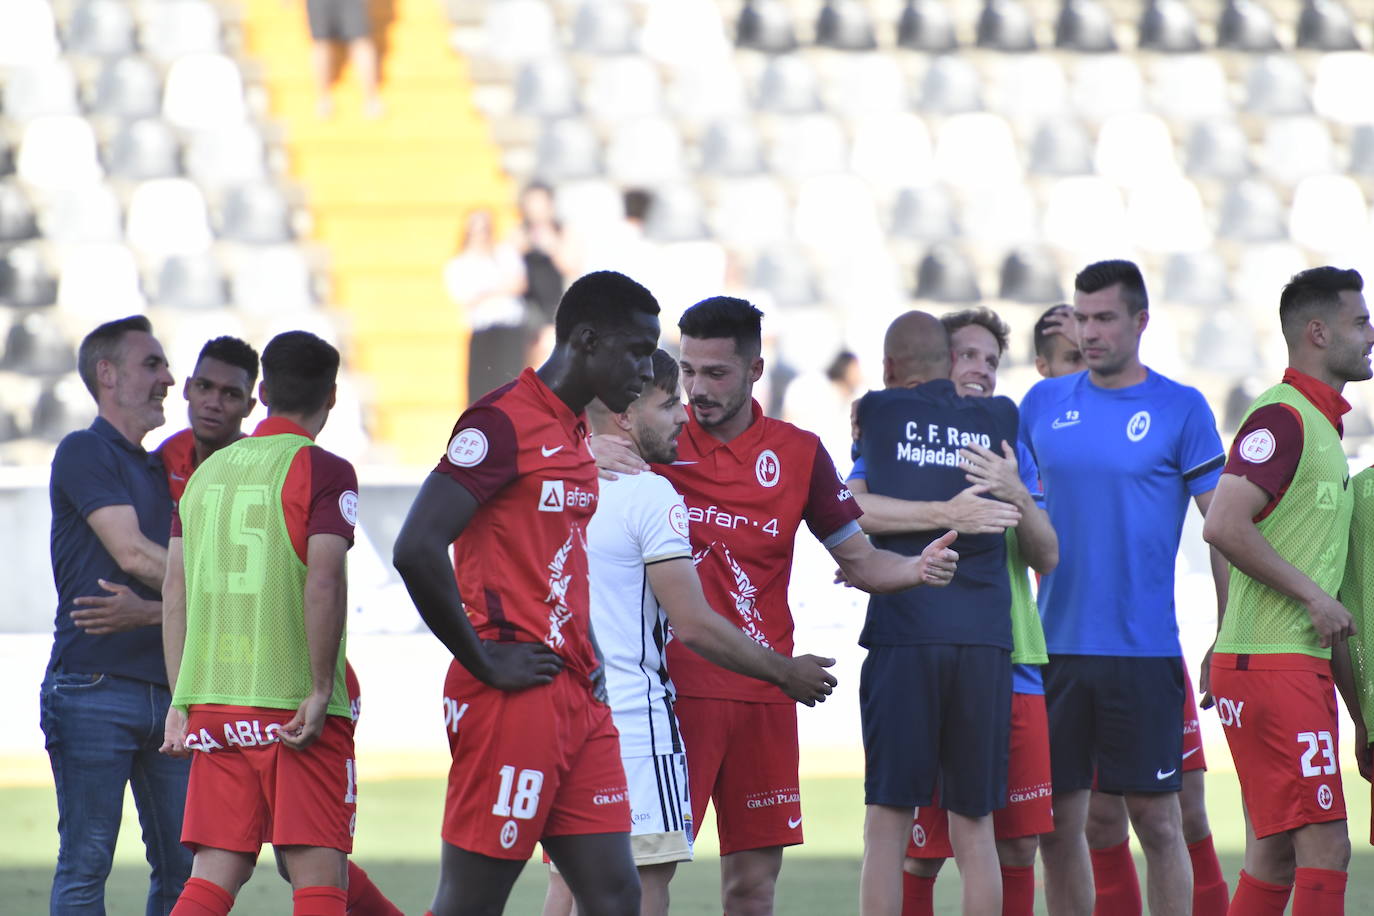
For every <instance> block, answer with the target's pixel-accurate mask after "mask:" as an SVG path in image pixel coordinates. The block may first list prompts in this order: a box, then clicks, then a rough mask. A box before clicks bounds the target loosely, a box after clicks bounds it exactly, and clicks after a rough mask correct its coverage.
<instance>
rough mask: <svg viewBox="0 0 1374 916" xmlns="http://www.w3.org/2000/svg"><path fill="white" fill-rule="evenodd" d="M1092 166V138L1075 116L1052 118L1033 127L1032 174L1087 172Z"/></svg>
mask: <svg viewBox="0 0 1374 916" xmlns="http://www.w3.org/2000/svg"><path fill="white" fill-rule="evenodd" d="M1092 170H1093V141H1092V138H1091V137H1089V136H1088V132H1087V131H1086V130H1084V129H1083V125H1082V124H1080V123H1079V122H1078V121H1077V120H1075V119H1073V118H1069V117H1063V118H1051V119H1049V120H1047V121H1045V122H1043V123H1042V124H1041V125H1040V126H1039V127H1038V128H1037V129H1036V131H1035V136H1034V137H1033V138H1032V139H1031V144H1030V171H1031V174H1034V175H1087V174H1089V173H1091V172H1092Z"/></svg>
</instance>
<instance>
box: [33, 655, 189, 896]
mask: <svg viewBox="0 0 1374 916" xmlns="http://www.w3.org/2000/svg"><path fill="white" fill-rule="evenodd" d="M170 702H171V695H170V694H169V693H168V691H167V688H166V687H161V686H158V685H156V684H149V683H147V682H146V681H136V680H132V679H130V678H125V677H116V676H114V675H109V674H64V673H62V672H54V671H49V672H48V675H47V677H45V678H44V679H43V686H42V689H41V690H40V691H39V721H40V723H41V725H42V727H43V734H44V736H45V738H46V745H47V749H48V757H49V759H50V760H51V761H52V775H53V781H54V782H55V783H56V785H57V833H58V836H59V838H60V840H61V845H60V847H59V850H58V853H57V872H56V874H55V875H54V876H53V886H52V902H51V908H52V912H53V914H62V916H67V914H74V913H100V914H103V913H104V912H105V879H106V878H107V877H108V876H109V874H110V865H111V862H112V860H113V858H114V849H115V839H116V838H117V837H118V836H119V821H120V816H121V815H122V814H123V811H124V786H125V784H126V783H128V784H131V785H132V787H133V793H134V802H135V804H136V805H137V806H138V819H139V822H140V823H141V824H142V825H143V845H144V846H145V847H146V849H147V855H148V864H149V865H151V866H152V881H151V885H150V887H149V888H148V906H147V914H148V916H165V914H167V913H170V912H171V911H172V907H173V906H174V905H175V904H176V901H177V896H178V895H179V894H180V893H181V886H182V885H183V884H185V883H186V879H187V878H188V877H189V876H190V874H191V851H190V850H189V849H187V848H186V847H184V846H182V845H181V815H182V811H183V809H184V808H185V805H186V782H187V779H188V778H189V776H190V773H191V761H189V760H178V759H174V758H172V757H167V756H165V755H163V754H159V753H158V751H157V749H158V747H160V746H161V744H162V731H163V726H164V724H165V722H166V718H167V707H168V704H169V703H170Z"/></svg>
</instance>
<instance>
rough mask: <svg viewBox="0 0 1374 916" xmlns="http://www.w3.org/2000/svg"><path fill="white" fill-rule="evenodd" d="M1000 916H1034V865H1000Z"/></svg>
mask: <svg viewBox="0 0 1374 916" xmlns="http://www.w3.org/2000/svg"><path fill="white" fill-rule="evenodd" d="M1002 916H1035V866H1034V865H1025V866H1016V865H1003V866H1002Z"/></svg>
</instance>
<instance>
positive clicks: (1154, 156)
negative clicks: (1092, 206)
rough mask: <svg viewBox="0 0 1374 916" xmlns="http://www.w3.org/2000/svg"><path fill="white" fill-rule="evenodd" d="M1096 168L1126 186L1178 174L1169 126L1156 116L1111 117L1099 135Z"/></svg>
mask: <svg viewBox="0 0 1374 916" xmlns="http://www.w3.org/2000/svg"><path fill="white" fill-rule="evenodd" d="M1093 165H1094V166H1095V167H1096V169H1097V173H1098V174H1099V175H1101V176H1102V177H1104V178H1107V179H1109V180H1111V181H1114V182H1116V183H1117V184H1120V185H1124V186H1126V187H1135V186H1137V185H1140V184H1144V183H1148V182H1153V181H1157V180H1159V179H1163V178H1172V177H1174V176H1176V175H1177V174H1178V162H1177V161H1176V160H1175V159H1174V141H1173V138H1172V137H1171V136H1170V135H1169V127H1168V125H1167V124H1165V123H1164V121H1163V120H1162V119H1161V118H1160V117H1159V116H1158V115H1153V114H1119V115H1113V116H1112V117H1111V118H1109V119H1108V120H1107V121H1106V123H1104V124H1103V125H1102V130H1101V131H1100V132H1099V133H1098V135H1097V148H1096V150H1095V151H1094V152H1093Z"/></svg>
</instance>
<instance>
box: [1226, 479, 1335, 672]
mask: <svg viewBox="0 0 1374 916" xmlns="http://www.w3.org/2000/svg"><path fill="white" fill-rule="evenodd" d="M1269 499H1270V496H1269V494H1268V493H1266V492H1265V491H1264V489H1263V488H1262V487H1260V486H1258V485H1256V484H1254V483H1252V482H1251V481H1249V480H1247V479H1245V478H1244V477H1239V476H1237V475H1235V474H1222V475H1221V482H1220V483H1218V484H1217V488H1216V491H1215V493H1214V496H1213V498H1212V502H1211V506H1210V507H1209V509H1208V511H1207V515H1206V520H1205V521H1204V522H1203V526H1202V537H1203V539H1204V540H1206V541H1207V543H1208V544H1211V545H1212V546H1213V547H1215V548H1216V549H1217V550H1219V551H1221V554H1222V556H1224V557H1225V558H1226V560H1227V561H1228V562H1229V563H1230V564H1231V565H1232V566H1234V567H1236V569H1239V570H1240V571H1241V572H1243V573H1245V574H1246V575H1247V576H1250V577H1251V578H1252V579H1255V580H1256V581H1258V582H1262V583H1263V584H1265V585H1267V586H1269V587H1270V588H1272V589H1274V590H1275V591H1277V592H1279V593H1280V594H1283V595H1287V596H1288V597H1289V598H1292V599H1293V600H1294V601H1297V602H1299V603H1301V604H1302V605H1303V606H1304V607H1305V608H1307V613H1308V616H1309V617H1311V618H1312V626H1313V628H1314V629H1315V630H1316V631H1317V637H1318V639H1319V641H1320V643H1321V645H1322V647H1323V648H1326V647H1330V646H1331V645H1333V644H1334V643H1337V642H1340V641H1341V640H1343V639H1346V638H1347V637H1349V636H1351V635H1353V634H1354V632H1355V621H1354V618H1352V617H1351V616H1350V612H1349V611H1347V610H1346V609H1345V607H1344V606H1343V605H1342V604H1341V603H1340V602H1339V601H1337V600H1336V599H1335V598H1332V597H1331V596H1330V595H1328V594H1327V593H1326V592H1324V591H1322V590H1321V588H1319V587H1318V586H1317V583H1315V582H1313V581H1312V580H1311V579H1310V578H1308V577H1307V576H1306V575H1304V574H1303V573H1302V572H1301V571H1300V570H1299V569H1298V568H1297V567H1295V566H1294V565H1293V564H1292V563H1289V562H1288V561H1287V560H1285V559H1283V558H1282V557H1281V556H1279V554H1278V552H1277V551H1275V550H1274V548H1273V546H1272V545H1271V544H1270V543H1269V542H1268V541H1267V540H1265V537H1264V535H1263V534H1261V533H1260V530H1259V529H1258V528H1256V527H1255V522H1254V518H1255V516H1256V515H1258V514H1259V513H1260V512H1261V511H1263V509H1264V507H1265V505H1267V504H1268V502H1269Z"/></svg>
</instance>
